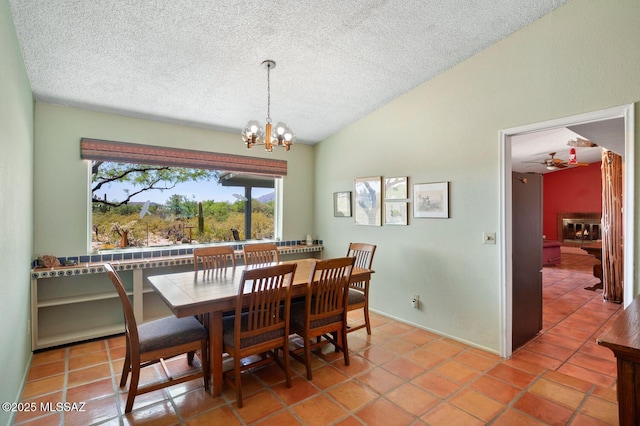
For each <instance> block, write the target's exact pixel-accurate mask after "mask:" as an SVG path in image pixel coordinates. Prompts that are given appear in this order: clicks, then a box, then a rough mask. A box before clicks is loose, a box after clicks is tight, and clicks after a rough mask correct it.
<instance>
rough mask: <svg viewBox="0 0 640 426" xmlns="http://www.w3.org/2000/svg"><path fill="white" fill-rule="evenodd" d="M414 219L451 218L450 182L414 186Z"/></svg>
mask: <svg viewBox="0 0 640 426" xmlns="http://www.w3.org/2000/svg"><path fill="white" fill-rule="evenodd" d="M413 217H437V218H448V217H449V182H437V183H418V184H415V185H413Z"/></svg>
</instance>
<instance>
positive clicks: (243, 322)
mask: <svg viewBox="0 0 640 426" xmlns="http://www.w3.org/2000/svg"><path fill="white" fill-rule="evenodd" d="M296 267H297V265H296V264H295V263H291V264H285V265H275V266H268V267H264V268H254V269H248V270H244V271H243V272H242V277H241V278H240V286H239V287H238V296H237V297H238V299H237V302H236V311H235V317H234V318H228V319H227V320H225V321H226V322H225V323H224V324H223V350H224V351H225V352H227V353H228V354H229V355H230V356H231V357H232V358H233V362H234V366H233V370H232V371H231V370H230V371H227V372H225V373H224V380H225V381H226V382H227V383H228V384H229V385H230V386H231V387H233V388H234V389H235V391H236V404H237V405H238V408H242V382H241V373H242V371H244V370H246V369H249V368H255V367H258V366H261V365H264V364H266V363H270V362H276V363H277V364H278V365H279V366H280V367H281V368H282V369H283V370H284V373H285V380H286V385H287V387H291V371H290V367H289V356H288V343H289V317H290V309H291V285H292V283H293V277H294V275H295V272H296ZM243 306H244V307H243ZM247 306H248V307H247ZM279 349H281V350H282V352H283V354H284V359H283V360H282V361H281V360H280V359H279V357H278V350H279ZM258 354H259V355H261V356H260V357H259V358H258V359H257V360H256V361H253V362H251V363H248V364H247V363H244V362H246V361H243V362H241V361H242V359H243V358H245V359H246V358H247V357H250V356H251V355H258Z"/></svg>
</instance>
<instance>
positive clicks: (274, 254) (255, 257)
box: [242, 243, 280, 265]
mask: <svg viewBox="0 0 640 426" xmlns="http://www.w3.org/2000/svg"><path fill="white" fill-rule="evenodd" d="M242 252H243V254H244V264H245V265H261V264H267V263H274V262H280V256H279V254H278V247H277V246H276V245H275V243H258V244H246V245H245V246H244V247H243V248H242Z"/></svg>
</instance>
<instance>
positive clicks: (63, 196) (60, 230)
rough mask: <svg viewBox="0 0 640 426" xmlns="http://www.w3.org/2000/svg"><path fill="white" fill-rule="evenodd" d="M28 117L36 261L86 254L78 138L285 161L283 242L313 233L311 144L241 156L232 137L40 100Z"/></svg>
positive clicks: (85, 183) (85, 165)
mask: <svg viewBox="0 0 640 426" xmlns="http://www.w3.org/2000/svg"><path fill="white" fill-rule="evenodd" d="M35 117H36V118H35V146H36V151H35V190H34V191H35V235H36V239H35V253H34V254H35V255H41V254H54V255H56V256H70V255H73V254H82V253H85V252H87V251H88V245H89V240H88V239H89V235H88V232H87V229H88V223H89V219H90V218H89V216H88V214H89V212H90V210H89V204H90V198H89V181H90V176H89V166H90V162H89V161H86V160H81V159H80V139H81V138H82V137H89V138H95V139H106V140H113V141H120V142H131V143H139V144H145V145H156V146H171V147H178V148H185V149H194V150H201V151H213V152H223V153H230V154H238V155H251V156H255V157H262V156H269V157H270V158H278V159H282V160H286V161H287V166H288V174H287V176H286V177H285V178H284V179H283V187H284V188H283V193H284V198H283V200H282V202H283V224H284V225H283V235H282V236H283V239H285V240H288V239H304V238H305V236H306V235H307V234H309V233H310V232H313V219H314V218H313V170H314V166H313V160H314V154H313V148H312V147H310V146H307V145H302V144H297V145H294V147H293V148H292V149H291V151H289V152H286V153H285V152H284V151H277V152H275V151H274V152H273V153H271V154H269V153H266V152H265V151H264V150H263V149H260V148H254V149H253V150H251V151H248V150H247V149H246V148H245V146H244V144H243V142H242V139H241V137H240V135H239V134H234V133H227V132H219V131H213V130H205V129H201V128H195V127H187V126H181V125H175V124H167V123H161V122H158V121H151V120H142V119H137V118H129V117H124V116H120V115H114V114H105V113H100V112H94V111H89V110H84V109H78V108H70V107H64V106H60V105H53V104H47V103H41V102H36V107H35Z"/></svg>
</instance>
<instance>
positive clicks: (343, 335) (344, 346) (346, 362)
mask: <svg viewBox="0 0 640 426" xmlns="http://www.w3.org/2000/svg"><path fill="white" fill-rule="evenodd" d="M340 340H341V342H340V349H342V352H343V354H344V365H347V366H348V365H349V345H348V344H347V327H342V332H341V333H340Z"/></svg>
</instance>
